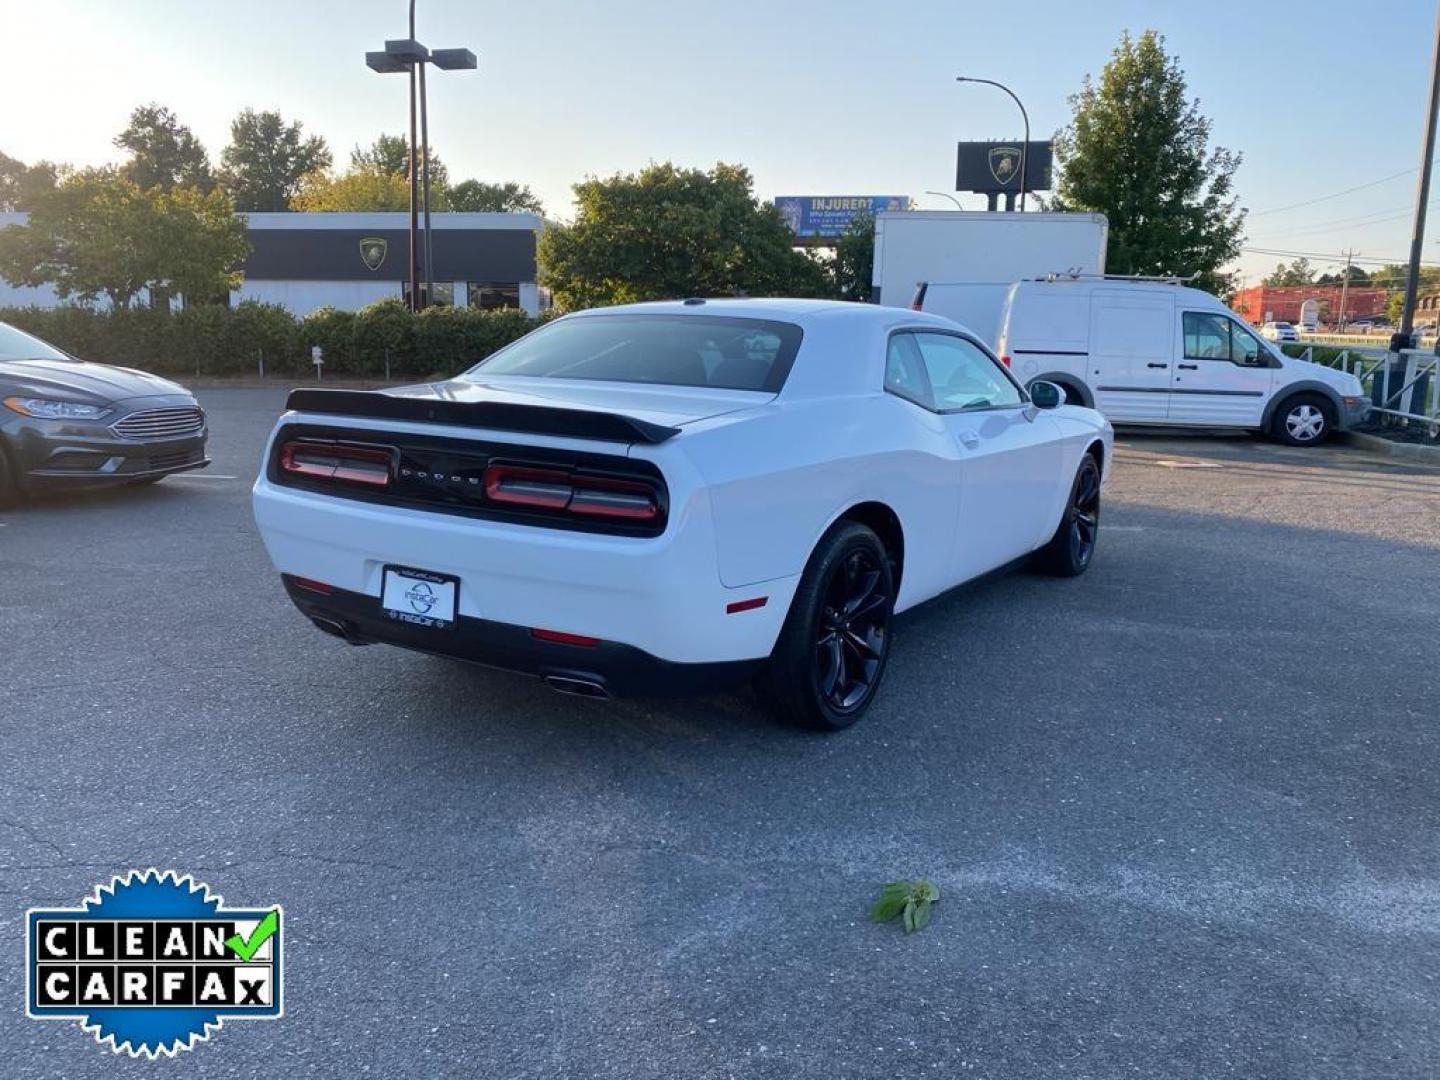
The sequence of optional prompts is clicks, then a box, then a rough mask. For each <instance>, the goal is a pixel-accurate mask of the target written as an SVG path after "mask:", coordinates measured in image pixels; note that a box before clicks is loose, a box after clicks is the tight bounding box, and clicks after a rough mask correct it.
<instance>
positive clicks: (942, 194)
mask: <svg viewBox="0 0 1440 1080" xmlns="http://www.w3.org/2000/svg"><path fill="white" fill-rule="evenodd" d="M925 194H926V195H938V196H939V197H940V198H942V199H949V200H950V201H951V202H953V203H954V204H955V209H956V210H964V209H965V207H963V206H961V205H960V200H959V199H957V198H956V197H955V196H954V195H951V194H950V193H949V192H948V191H927V192H925Z"/></svg>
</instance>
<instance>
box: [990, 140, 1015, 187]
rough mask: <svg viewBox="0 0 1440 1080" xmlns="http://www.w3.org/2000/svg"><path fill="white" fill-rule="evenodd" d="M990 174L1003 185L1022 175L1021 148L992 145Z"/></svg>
mask: <svg viewBox="0 0 1440 1080" xmlns="http://www.w3.org/2000/svg"><path fill="white" fill-rule="evenodd" d="M990 175H991V176H993V177H994V178H995V182H996V183H997V184H999V185H1001V186H1002V187H1003V186H1005V185H1006V184H1009V183H1010V182H1011V181H1012V180H1014V179H1015V177H1017V176H1018V175H1020V148H1019V147H1018V146H993V147H991V148H990Z"/></svg>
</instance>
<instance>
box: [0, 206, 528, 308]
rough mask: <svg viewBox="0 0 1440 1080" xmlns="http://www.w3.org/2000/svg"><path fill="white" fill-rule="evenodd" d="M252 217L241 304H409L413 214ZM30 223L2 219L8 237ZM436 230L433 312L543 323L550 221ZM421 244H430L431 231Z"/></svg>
mask: <svg viewBox="0 0 1440 1080" xmlns="http://www.w3.org/2000/svg"><path fill="white" fill-rule="evenodd" d="M244 216H245V219H246V223H245V227H246V238H247V239H248V240H249V241H250V248H251V250H250V255H249V257H248V258H246V260H245V262H244V264H243V265H242V266H241V269H242V270H243V271H244V275H245V277H244V281H243V282H242V283H241V285H240V287H239V288H238V289H236V290H234V291H233V292H232V293H231V294H230V303H231V304H237V303H240V302H242V301H245V300H258V301H263V302H265V303H270V304H280V305H281V306H283V307H286V308H289V309H290V310H291V311H292V312H294V313H295V314H296V315H300V316H303V315H306V314H308V313H309V312H311V311H314V310H315V309H316V308H319V307H327V306H328V307H335V308H340V309H342V310H348V311H354V310H357V309H359V308H362V307H364V306H365V305H367V304H371V303H374V302H375V301H376V300H383V299H384V298H386V297H388V296H395V297H402V298H404V297H408V296H409V293H410V281H409V278H410V269H409V263H410V238H409V225H410V215H409V214H408V213H405V212H400V213H324V212H295V213H266V214H258V213H257V214H246V215H244ZM27 217H28V215H26V214H22V213H0V228H4V227H6V226H7V225H12V224H23V223H24V222H25V221H26V219H27ZM431 226H432V235H431V237H430V247H431V248H432V250H433V252H434V258H435V269H434V273H433V274H432V275H431V278H432V280H433V281H434V283H435V291H434V296H433V297H432V298H431V300H432V302H433V303H436V304H456V305H461V306H470V307H478V308H520V309H522V310H524V311H526V312H529V313H530V314H532V315H534V314H538V313H539V311H540V309H541V307H542V306H544V297H543V296H542V292H541V290H540V289H539V287H538V286H537V285H536V284H535V242H536V239H537V238H538V237H539V235H540V233H541V231H542V230H543V229H544V228H545V222H544V221H543V220H542V219H541V218H539V217H537V216H536V215H534V214H456V213H443V214H432V215H431ZM419 236H420V240H421V243H422V244H423V242H424V231H423V228H422V230H421V232H420V234H419ZM424 276H425V275H424V272H423V270H422V272H421V277H422V279H423V278H424ZM423 287H424V286H423V280H422V289H423ZM61 302H62V301H61V300H60V298H59V297H58V296H57V295H56V293H55V290H54V289H53V288H51V287H50V286H48V285H42V286H39V287H36V288H30V287H25V286H12V285H10V284H8V283H7V282H5V281H4V280H3V279H0V307H10V306H17V307H18V306H25V305H29V304H36V305H39V306H41V307H53V306H55V305H56V304H59V303H61Z"/></svg>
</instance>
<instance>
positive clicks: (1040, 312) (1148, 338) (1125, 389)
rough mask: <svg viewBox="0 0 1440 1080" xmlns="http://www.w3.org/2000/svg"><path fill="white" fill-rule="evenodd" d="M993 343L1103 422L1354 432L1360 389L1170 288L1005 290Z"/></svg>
mask: <svg viewBox="0 0 1440 1080" xmlns="http://www.w3.org/2000/svg"><path fill="white" fill-rule="evenodd" d="M1000 325H1001V330H1000V336H999V339H998V341H997V345H998V351H999V353H1000V355H1001V357H1002V358H1007V357H1008V358H1009V359H1010V361H1011V362H1012V363H1013V364H1014V371H1015V373H1016V375H1017V376H1019V378H1020V379H1021V380H1022V381H1024V382H1027V383H1028V382H1030V381H1031V380H1032V379H1044V380H1045V381H1047V382H1053V383H1055V384H1056V385H1058V386H1060V387H1061V388H1062V389H1063V390H1065V392H1066V397H1067V398H1068V399H1069V400H1071V401H1074V402H1076V403H1078V404H1082V405H1088V406H1091V407H1092V408H1095V409H1098V410H1099V411H1100V412H1102V413H1104V414H1105V415H1106V416H1107V417H1109V419H1110V420H1111V422H1112V423H1116V424H1129V425H1157V426H1163V427H1197V428H1205V429H1211V428H1238V429H1243V430H1250V431H1263V432H1268V433H1269V434H1270V435H1272V436H1273V437H1274V438H1276V439H1278V440H1279V441H1280V442H1283V443H1287V444H1289V445H1291V446H1315V445H1318V444H1320V443H1322V442H1324V441H1325V439H1326V438H1328V437H1329V436H1330V434H1331V433H1332V432H1334V431H1340V430H1345V429H1347V428H1352V427H1354V426H1356V425H1357V424H1359V423H1360V422H1361V421H1363V420H1364V419H1365V418H1366V416H1367V415H1368V414H1369V411H1370V403H1369V401H1368V400H1367V399H1366V397H1365V391H1364V390H1363V389H1362V387H1361V385H1360V380H1359V379H1357V378H1356V377H1355V376H1354V375H1352V374H1350V373H1349V372H1346V371H1341V370H1339V369H1337V368H1329V367H1325V366H1323V365H1321V364H1313V363H1310V362H1309V361H1306V360H1301V359H1300V358H1298V357H1294V356H1286V355H1285V354H1284V353H1283V352H1282V351H1281V350H1280V349H1278V348H1276V347H1275V346H1274V345H1271V344H1270V343H1268V342H1266V341H1264V340H1262V338H1261V337H1260V336H1259V335H1257V334H1256V333H1255V332H1254V331H1253V330H1252V329H1251V328H1250V327H1249V326H1248V325H1246V323H1245V321H1244V320H1243V319H1241V318H1240V317H1239V316H1238V315H1236V314H1235V313H1234V312H1233V311H1231V310H1230V309H1229V308H1227V307H1226V306H1225V305H1224V304H1223V303H1221V302H1220V300H1218V299H1217V298H1216V297H1214V296H1212V295H1210V294H1209V293H1207V292H1204V291H1202V290H1200V289H1191V288H1187V287H1185V286H1183V285H1179V284H1171V283H1163V282H1154V281H1135V280H1128V279H1125V278H1118V279H1086V278H1079V279H1071V278H1063V277H1062V278H1057V279H1054V280H1042V281H1021V282H1016V283H1015V284H1014V285H1012V286H1011V287H1010V292H1009V295H1008V297H1007V298H1006V301H1005V310H1004V313H1003V315H1002V317H1001V323H1000Z"/></svg>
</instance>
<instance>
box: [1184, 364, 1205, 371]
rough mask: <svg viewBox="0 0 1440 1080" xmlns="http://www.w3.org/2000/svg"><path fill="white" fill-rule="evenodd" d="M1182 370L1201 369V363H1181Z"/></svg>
mask: <svg viewBox="0 0 1440 1080" xmlns="http://www.w3.org/2000/svg"><path fill="white" fill-rule="evenodd" d="M1180 370H1181V371H1199V370H1200V365H1199V364H1181V365H1180Z"/></svg>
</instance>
